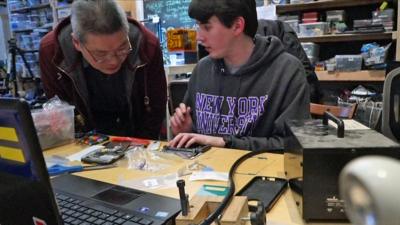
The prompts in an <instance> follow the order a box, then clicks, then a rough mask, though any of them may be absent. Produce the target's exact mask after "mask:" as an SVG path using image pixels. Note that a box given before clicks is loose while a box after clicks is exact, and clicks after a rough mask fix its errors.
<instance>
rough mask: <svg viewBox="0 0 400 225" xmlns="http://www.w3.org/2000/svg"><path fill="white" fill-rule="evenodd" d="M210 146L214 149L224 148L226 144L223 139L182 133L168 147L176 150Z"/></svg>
mask: <svg viewBox="0 0 400 225" xmlns="http://www.w3.org/2000/svg"><path fill="white" fill-rule="evenodd" d="M195 143H196V144H199V145H210V146H213V147H224V146H225V142H224V140H223V139H222V137H214V136H208V135H203V134H196V133H180V134H178V135H176V137H175V138H174V139H172V140H171V141H170V142H169V143H168V145H169V146H171V147H175V148H182V147H185V148H188V147H190V146H191V145H192V144H195Z"/></svg>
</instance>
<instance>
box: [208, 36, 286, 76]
mask: <svg viewBox="0 0 400 225" xmlns="http://www.w3.org/2000/svg"><path fill="white" fill-rule="evenodd" d="M254 44H255V46H254V50H253V53H252V54H251V56H250V58H249V60H248V61H247V62H246V63H245V64H244V65H243V66H241V67H240V69H239V70H238V71H237V72H236V73H235V75H239V76H240V75H244V74H252V73H254V72H256V71H258V70H259V68H260V67H264V66H265V65H266V64H270V63H271V62H272V61H273V60H274V59H275V58H276V57H277V56H278V55H280V54H282V52H284V51H285V49H284V47H283V45H282V43H281V41H280V40H279V39H278V38H276V37H274V36H268V37H263V36H260V35H256V36H255V37H254ZM214 61H215V65H217V67H216V69H217V70H219V71H221V70H224V71H227V70H226V68H225V65H224V63H223V60H222V59H216V60H214Z"/></svg>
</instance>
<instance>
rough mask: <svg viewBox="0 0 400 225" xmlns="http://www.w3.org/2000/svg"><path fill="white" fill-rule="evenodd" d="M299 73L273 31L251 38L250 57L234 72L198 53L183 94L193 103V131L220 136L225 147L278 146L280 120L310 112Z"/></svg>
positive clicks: (281, 134) (299, 67)
mask: <svg viewBox="0 0 400 225" xmlns="http://www.w3.org/2000/svg"><path fill="white" fill-rule="evenodd" d="M304 73H305V72H304V69H303V66H302V64H301V62H300V61H299V60H298V59H296V58H295V57H294V56H292V55H290V54H288V53H286V52H285V50H284V48H283V45H282V44H281V42H280V41H279V39H277V38H275V37H272V36H269V37H261V36H258V35H257V36H256V37H255V48H254V51H253V53H252V55H251V57H250V59H249V60H248V62H247V63H246V64H244V65H243V66H242V67H240V69H239V70H238V71H236V73H235V74H230V73H229V72H228V71H227V69H226V68H225V65H224V63H223V60H215V59H211V58H210V57H205V58H203V59H202V60H200V61H199V63H198V64H197V65H196V67H195V68H194V70H193V73H192V77H191V78H190V81H189V86H188V91H187V92H186V95H185V98H184V102H185V104H186V105H188V106H190V107H191V108H192V119H193V132H196V133H200V134H205V135H213V136H225V138H224V140H225V141H226V140H229V142H230V143H229V144H228V146H226V147H230V148H237V149H247V150H275V149H282V148H283V145H284V143H283V138H284V137H285V130H284V122H285V121H286V120H290V119H304V118H309V117H310V113H309V107H310V106H309V91H308V90H309V89H308V84H307V81H306V78H305V77H306V76H305V74H304Z"/></svg>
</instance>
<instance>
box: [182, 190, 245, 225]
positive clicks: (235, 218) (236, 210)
mask: <svg viewBox="0 0 400 225" xmlns="http://www.w3.org/2000/svg"><path fill="white" fill-rule="evenodd" d="M222 200H223V197H218V196H194V197H193V198H192V199H191V200H190V201H189V205H190V208H189V213H188V215H187V216H182V213H180V214H179V215H178V216H177V217H176V224H177V225H190V224H199V223H201V222H202V221H203V220H204V219H205V218H207V217H208V216H209V215H210V214H211V212H213V211H215V209H216V208H217V207H218V206H219V205H220V204H221V202H222ZM248 212H249V210H248V205H247V197H245V196H235V197H233V199H232V201H231V203H230V204H229V205H228V207H227V208H226V209H225V211H224V212H223V216H222V218H221V221H220V223H221V225H240V224H244V223H245V222H243V221H241V220H240V218H242V217H246V216H247V214H248Z"/></svg>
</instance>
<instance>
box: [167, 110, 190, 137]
mask: <svg viewBox="0 0 400 225" xmlns="http://www.w3.org/2000/svg"><path fill="white" fill-rule="evenodd" d="M190 112H191V109H190V107H187V106H186V105H185V104H183V103H181V104H179V107H178V108H176V109H175V113H174V115H173V116H171V119H170V121H171V129H172V133H173V134H174V135H177V134H179V133H184V132H186V133H187V132H192V125H193V120H192V117H191V116H190Z"/></svg>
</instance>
